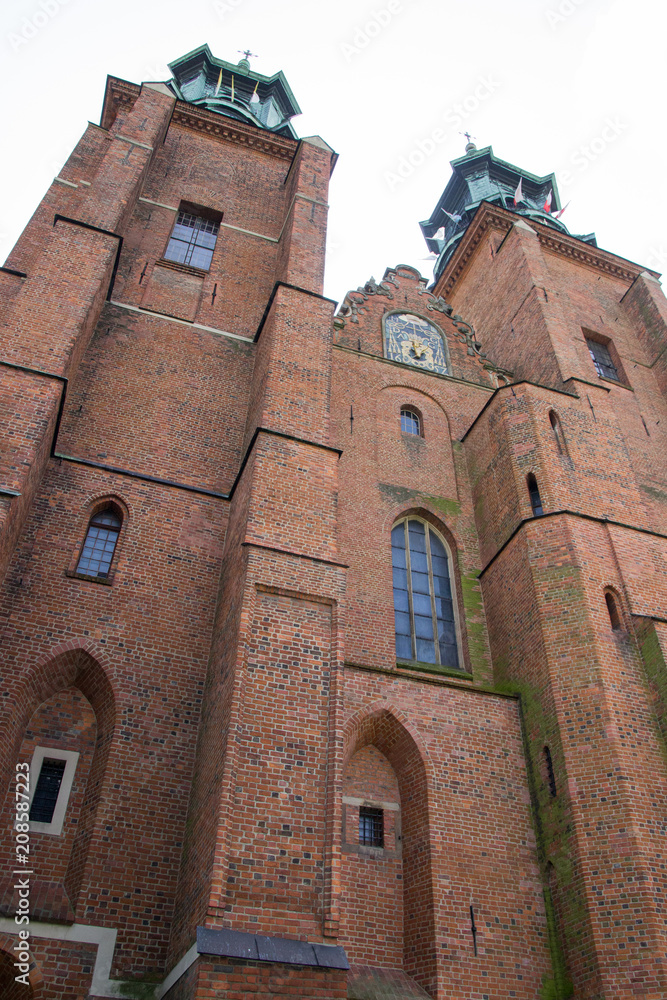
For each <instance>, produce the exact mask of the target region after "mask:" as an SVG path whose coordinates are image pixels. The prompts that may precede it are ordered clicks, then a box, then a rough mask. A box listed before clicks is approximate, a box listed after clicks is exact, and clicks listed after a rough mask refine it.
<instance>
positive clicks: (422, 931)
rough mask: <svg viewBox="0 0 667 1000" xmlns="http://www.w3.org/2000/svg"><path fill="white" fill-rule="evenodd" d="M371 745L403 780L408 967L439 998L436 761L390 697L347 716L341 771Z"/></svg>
mask: <svg viewBox="0 0 667 1000" xmlns="http://www.w3.org/2000/svg"><path fill="white" fill-rule="evenodd" d="M369 745H370V746H374V747H376V748H377V749H378V750H379V751H380V752H381V753H382V754H384V756H385V757H386V758H387V760H388V761H389V763H390V764H391V766H392V768H393V769H394V773H395V774H396V777H397V779H398V786H399V791H400V798H401V814H402V828H403V883H404V914H405V920H404V941H403V952H404V959H403V968H404V970H405V972H407V973H408V975H410V976H412V977H413V978H414V979H415V981H416V982H418V983H419V984H420V985H421V986H422V987H423V988H424V989H425V990H426V991H427V992H429V993H431V995H432V996H435V995H436V990H437V962H436V942H435V914H434V905H433V903H434V892H433V881H432V878H433V876H432V865H431V853H432V851H431V834H430V815H431V810H430V793H429V790H430V788H431V787H432V779H433V774H432V767H431V763H430V760H429V757H428V753H427V751H426V749H425V747H424V746H423V744H422V742H421V739H420V737H419V735H418V733H417V732H416V730H415V728H414V727H413V726H412V724H411V723H410V722H409V720H408V719H407V717H406V716H405V714H404V713H403V712H402V711H401V710H400V709H399V708H398V707H397V706H395V705H392V704H390V703H387V702H385V701H382V702H374V703H372V704H370V705H367V706H365V708H363V709H360V710H359V711H357V712H356V713H355V714H354V715H353V716H351V718H350V719H348V721H347V723H346V725H345V727H344V729H343V769H342V771H344V769H345V767H346V766H347V764H348V762H349V761H350V760H351V759H352V757H353V756H354V754H355V753H357V751H358V750H361V749H363V748H364V747H366V746H369ZM342 771H341V773H342ZM417 914H418V915H419V916H418V917H417V916H416V915H417Z"/></svg>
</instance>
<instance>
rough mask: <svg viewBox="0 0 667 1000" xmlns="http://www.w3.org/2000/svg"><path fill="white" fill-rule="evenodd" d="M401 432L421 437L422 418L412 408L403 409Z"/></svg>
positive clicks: (404, 407) (405, 407)
mask: <svg viewBox="0 0 667 1000" xmlns="http://www.w3.org/2000/svg"><path fill="white" fill-rule="evenodd" d="M401 430H402V432H403V433H404V434H416V435H417V437H421V433H422V422H421V418H420V416H419V414H418V413H417V411H416V410H414V409H413V408H412V407H411V406H403V407H401Z"/></svg>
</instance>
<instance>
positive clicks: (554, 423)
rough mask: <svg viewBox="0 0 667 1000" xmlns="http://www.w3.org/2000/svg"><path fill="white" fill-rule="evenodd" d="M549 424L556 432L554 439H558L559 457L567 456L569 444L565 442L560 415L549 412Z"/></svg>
mask: <svg viewBox="0 0 667 1000" xmlns="http://www.w3.org/2000/svg"><path fill="white" fill-rule="evenodd" d="M549 423H550V424H551V429H552V431H553V432H554V438H555V439H556V447H557V448H558V453H559V455H565V456H567V454H568V451H567V442H566V441H565V435H564V434H563V428H562V426H561V422H560V419H559V417H558V414H557V413H554V411H553V410H549Z"/></svg>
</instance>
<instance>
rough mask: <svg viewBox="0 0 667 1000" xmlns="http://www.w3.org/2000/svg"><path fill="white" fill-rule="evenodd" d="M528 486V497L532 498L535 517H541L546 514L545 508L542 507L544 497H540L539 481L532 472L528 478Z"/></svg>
mask: <svg viewBox="0 0 667 1000" xmlns="http://www.w3.org/2000/svg"><path fill="white" fill-rule="evenodd" d="M526 485H527V487H528V496H529V497H530V506H531V507H532V508H533V515H534V516H535V517H541V516H542V514H544V507H543V506H542V497H541V496H540V488H539V486H538V485H537V479H536V478H535V476H534V475H533V473H532V472H529V473H528V475H527V476H526Z"/></svg>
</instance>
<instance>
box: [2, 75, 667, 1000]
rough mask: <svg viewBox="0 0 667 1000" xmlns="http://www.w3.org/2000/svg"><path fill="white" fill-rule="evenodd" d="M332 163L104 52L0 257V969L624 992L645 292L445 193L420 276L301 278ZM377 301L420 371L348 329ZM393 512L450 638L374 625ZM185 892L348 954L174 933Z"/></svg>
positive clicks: (244, 927)
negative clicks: (407, 329) (443, 576)
mask: <svg viewBox="0 0 667 1000" xmlns="http://www.w3.org/2000/svg"><path fill="white" fill-rule="evenodd" d="M333 163H334V157H333V155H332V150H331V149H330V148H329V147H328V146H327V145H326V143H325V142H323V141H322V140H321V139H320V138H319V137H317V136H315V137H309V138H307V139H303V140H294V139H291V138H289V137H285V136H281V135H278V134H274V133H268V132H266V131H265V130H261V129H259V128H256V127H254V126H252V125H250V124H248V123H246V122H242V121H238V120H235V119H233V118H229V117H225V116H224V115H219V114H215V113H213V112H211V111H208V110H206V109H204V108H202V107H197V106H194V105H189V104H186V103H185V102H182V101H177V100H176V99H175V98H174V97H173V96H172V95H170V94H169V93H168V92H167V90H166V89H165V88H164V87H162V88H161V87H160V86H157V87H155V86H151V85H145V84H144V85H143V86H141V87H139V86H135V85H133V84H129V83H127V82H124V81H119V80H115V79H113V78H111V79H110V80H109V81H108V86H107V94H106V98H105V105H104V109H103V115H102V126H96V125H89V126H88V128H87V129H86V132H85V133H84V135H83V137H82V139H81V141H80V142H79V144H78V145H77V147H76V149H75V150H74V151H73V153H72V155H71V157H70V158H69V160H68V161H67V163H66V164H65V166H64V167H63V169H62V171H61V174H60V177H59V178H57V179H56V180H54V183H53V184H52V185H51V187H50V189H49V191H48V192H47V194H46V195H45V198H44V199H43V201H42V202H41V204H40V205H39V206H38V208H37V210H36V212H35V214H34V216H33V217H32V219H31V220H30V222H29V223H28V225H27V227H26V230H25V232H24V234H23V235H22V236H21V238H20V239H19V241H18V243H17V245H16V247H15V248H14V250H13V251H12V253H11V254H10V257H9V258H8V261H7V265H6V266H7V268H9V269H13V270H14V271H17V272H19V273H10V272H9V271H3V272H1V273H0V324H1V326H0V341H1V347H0V434H1V436H2V441H3V448H2V451H1V453H0V454H1V456H2V458H1V463H0V567H1V585H0V644H1V645H2V684H1V685H0V727H1V731H2V738H1V739H0V774H1V777H2V782H3V785H2V788H3V799H2V802H1V803H0V806H1V808H0V813H1V816H0V824H1V829H2V836H1V837H0V857H1V859H2V862H3V877H2V882H0V994H2V996H3V998H4V997H5V996H6V997H7V998H8V1000H18V998H20V997H26V998H28V1000H29V998H32V1000H59V998H60V997H63V996H67V997H73V998H77V1000H78V998H81V1000H84V998H86V997H89V996H90V997H96V996H98V995H99V996H109V995H116V996H126V997H133V996H145V997H146V998H151V1000H153V998H155V1000H157V997H158V996H160V997H161V996H165V997H167V998H168V1000H215V998H222V997H225V998H226V1000H250V998H254V997H267V998H268V997H286V998H293V1000H297V998H303V1000H315V998H319V997H321V998H322V1000H325V998H326V1000H332V998H336V1000H343V998H345V997H349V998H351V1000H376V998H378V1000H379V998H380V997H385V996H386V997H395V998H402V1000H407V998H411V997H413V998H417V997H424V996H430V997H432V998H433V1000H462V998H463V997H465V998H470V1000H491V998H494V1000H506V998H510V997H516V998H519V1000H534V998H536V997H541V998H544V1000H561V998H562V1000H565V998H566V997H569V996H572V997H575V998H576V1000H602V998H604V1000H630V998H636V997H642V998H643V1000H659V998H662V997H664V996H665V994H666V993H667V968H666V967H665V966H666V960H665V954H666V951H667V948H666V946H667V941H666V940H665V937H666V934H665V892H666V889H667V886H666V885H665V881H666V869H665V857H666V854H667V843H666V842H665V839H666V835H667V830H666V826H665V801H666V799H667V766H666V764H665V761H666V760H667V584H666V583H665V581H666V580H667V573H666V572H665V570H666V569H667V473H666V470H665V454H667V437H666V435H667V412H666V411H667V405H666V400H665V393H666V392H667V369H666V368H665V363H666V362H665V358H667V350H666V348H667V303H666V302H665V300H664V298H663V296H662V292H661V291H660V286H659V284H658V282H657V280H656V277H655V276H654V275H653V274H652V273H650V272H645V271H642V269H641V268H640V267H638V266H636V265H633V264H630V263H629V262H627V261H624V260H622V259H621V258H618V257H614V256H613V255H611V254H608V253H606V252H605V251H602V250H599V249H597V248H595V247H591V246H588V245H585V246H584V245H583V244H581V243H580V242H579V241H577V240H576V239H574V238H571V237H568V236H566V235H563V234H560V233H557V232H556V231H555V230H554V229H551V228H550V227H548V226H547V225H543V224H541V223H538V222H536V223H534V224H531V225H530V226H529V225H528V224H527V223H526V222H524V221H523V220H521V219H519V218H518V216H516V215H514V214H512V213H510V212H507V211H505V210H503V209H499V208H497V207H494V206H491V205H487V204H482V206H480V209H479V210H478V213H477V215H476V217H475V219H474V220H473V222H472V223H471V224H470V226H469V227H468V230H467V231H466V233H465V234H464V236H463V237H462V239H461V242H460V244H459V246H458V248H457V250H456V252H455V254H454V255H453V257H452V258H451V260H450V262H449V263H448V265H447V267H446V268H445V271H444V272H443V274H442V276H441V278H440V280H439V283H438V286H437V287H435V288H433V289H430V290H429V289H428V288H427V287H426V282H425V280H424V279H423V278H421V276H420V275H419V274H418V273H417V272H416V271H415V270H414V269H413V268H412V267H408V266H404V265H397V266H395V267H391V268H389V269H388V270H387V271H386V272H385V274H384V275H383V278H382V280H381V281H380V282H379V283H378V282H375V281H374V280H373V279H370V280H369V281H367V282H366V283H365V284H362V285H360V286H359V287H358V288H357V289H356V290H352V291H350V292H349V293H348V294H347V296H346V297H345V299H344V301H343V303H342V304H341V307H340V309H338V311H337V312H336V309H335V303H333V302H331V301H330V300H328V299H326V298H325V297H323V295H322V279H323V267H324V244H325V236H326V213H327V189H328V182H329V176H330V173H331V169H332V166H333ZM63 182H66V183H63ZM181 205H185V206H186V207H188V209H189V211H193V212H195V214H196V213H197V211H198V210H199V211H201V212H203V213H204V214H205V215H206V216H207V217H210V216H211V213H213V217H215V218H216V219H219V220H220V229H219V234H218V238H217V242H216V246H215V250H214V252H213V257H212V260H211V265H210V268H209V269H208V270H203V269H201V268H193V267H190V266H185V265H180V264H177V263H175V262H173V261H167V260H165V251H166V249H167V245H168V243H169V238H170V235H171V232H172V229H173V226H174V222H175V219H176V215H177V212H178V210H179V207H180V206H181ZM56 217H57V218H56ZM90 227H92V228H90ZM100 230H104V231H103V232H102V231H100ZM116 264H117V267H116ZM21 274H24V275H25V277H21ZM401 312H407V313H411V314H416V315H417V316H420V317H421V318H422V319H425V320H427V321H428V322H429V323H431V324H432V325H433V326H434V327H435V329H436V331H439V332H440V334H441V335H442V338H443V348H444V354H445V358H446V363H447V372H446V374H438V373H433V372H429V371H428V370H426V369H425V368H423V367H420V366H419V365H417V364H403V363H398V362H396V361H393V360H390V359H389V358H387V357H385V354H386V351H385V345H384V339H383V336H384V335H383V324H384V322H385V321H386V319H387V316H389V315H391V314H392V313H401ZM586 338H593V339H597V340H598V341H600V342H603V343H607V344H608V346H609V350H610V352H611V354H612V357H613V358H614V360H615V363H616V365H617V369H618V373H619V378H618V380H612V379H605V378H600V377H599V376H598V375H597V372H596V370H595V366H594V364H593V360H592V358H591V356H590V353H589V350H588V347H587V344H586ZM406 406H407V407H409V408H411V409H413V410H414V411H416V412H417V413H418V414H419V417H420V421H421V434H419V435H411V434H406V433H403V432H402V431H401V423H400V411H401V409H402V408H404V407H406ZM529 477H534V479H535V481H536V484H537V488H538V490H539V495H540V501H541V506H542V514H541V515H539V516H536V515H535V513H534V508H533V506H532V503H531V495H530V492H529V488H528V481H529ZM531 482H532V479H531ZM15 494H16V495H15ZM107 506H111V507H112V508H113V510H114V511H116V512H117V514H118V516H119V518H120V519H121V521H122V524H121V527H120V532H119V536H118V542H117V545H116V548H115V551H114V555H113V560H112V563H111V566H110V570H109V574H108V576H107V577H105V578H91V577H90V576H88V577H87V576H86V575H85V574H81V573H79V572H78V563H79V557H80V554H81V550H82V546H83V542H84V539H85V537H86V532H87V529H88V525H89V522H90V519H91V516H92V515H93V514H96V513H98V512H99V511H101V510H103V509H105V508H106V507H107ZM410 517H414V518H419V519H421V520H422V521H424V522H426V523H427V524H428V525H429V530H430V531H433V532H435V533H436V534H438V535H439V536H440V538H441V539H442V541H443V543H444V545H445V546H446V549H447V551H448V553H449V567H450V579H451V587H452V601H453V609H454V617H455V630H456V637H457V648H458V655H459V669H454V668H438V667H434V666H433V665H429V664H424V663H419V662H406V661H397V657H396V652H395V635H394V604H393V593H392V565H391V540H390V537H391V529H392V527H393V526H394V525H395V524H396V523H397V522H398V521H400V520H402V519H404V518H410ZM608 602H614V603H613V605H612V606H613V607H614V608H615V609H616V611H615V615H616V617H615V618H614V620H613V621H612V619H611V617H610V612H609V604H608ZM38 746H39V747H46V748H47V749H48V748H49V747H50V748H51V749H52V750H58V749H59V750H68V751H75V752H77V753H78V754H79V758H78V763H77V767H76V771H75V774H74V781H73V785H72V790H71V795H70V798H69V801H68V805H67V810H66V813H65V820H64V824H63V830H62V833H61V834H60V835H52V834H47V833H44V832H37V831H35V830H33V831H32V832H31V843H30V848H31V855H30V860H31V864H32V868H33V869H34V872H32V873H31V876H30V878H31V898H30V907H31V909H30V915H31V926H32V927H33V930H34V934H33V937H32V938H31V957H32V961H33V964H32V967H31V970H30V986H29V987H24V986H22V985H20V984H17V983H16V982H15V979H14V976H15V969H14V966H13V957H12V955H13V952H12V948H13V945H14V943H15V941H16V937H15V933H14V932H15V930H16V925H15V924H14V923H13V917H14V914H15V912H16V906H17V900H18V897H17V895H16V890H15V881H14V878H12V877H10V872H11V871H12V866H13V865H14V864H15V842H14V836H13V820H14V812H15V810H14V797H13V789H14V775H15V771H16V764H17V763H21V762H26V761H30V760H31V758H32V754H33V752H34V749H35V748H36V747H38ZM550 767H551V770H550ZM361 806H367V807H369V806H370V807H373V808H376V809H382V810H383V822H384V842H383V844H382V845H381V846H380V845H375V846H371V845H368V844H361V843H360V842H359V809H360V807H361ZM198 927H205V928H209V929H212V930H216V929H226V930H229V931H241V932H245V933H246V934H252V935H260V936H261V935H265V936H268V937H274V938H287V939H293V940H299V941H309V942H312V943H319V944H326V945H333V944H336V945H340V946H342V947H344V949H345V952H346V954H347V958H348V960H349V963H350V966H351V969H350V971H349V973H348V971H347V970H345V969H334V968H327V967H324V966H322V967H316V966H306V965H296V964H294V965H290V964H287V963H285V962H268V961H256V960H253V959H250V958H243V957H230V958H217V957H214V956H211V955H207V954H200V953H198V952H197V948H196V941H197V928H198ZM84 932H85V933H84ZM114 934H115V940H114V942H113V947H111V949H110V950H109V947H107V945H106V944H103V943H102V942H104V941H107V940H109V941H110V940H111V937H113V935H114ZM91 935H92V939H91ZM230 937H233V935H230ZM105 948H106V949H107V950H106V951H105ZM107 960H108V962H107ZM105 962H107V964H106V965H105ZM168 977H169V978H168ZM165 981H166V982H165ZM95 990H97V993H96V992H95Z"/></svg>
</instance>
